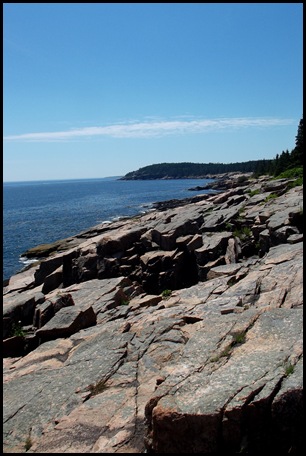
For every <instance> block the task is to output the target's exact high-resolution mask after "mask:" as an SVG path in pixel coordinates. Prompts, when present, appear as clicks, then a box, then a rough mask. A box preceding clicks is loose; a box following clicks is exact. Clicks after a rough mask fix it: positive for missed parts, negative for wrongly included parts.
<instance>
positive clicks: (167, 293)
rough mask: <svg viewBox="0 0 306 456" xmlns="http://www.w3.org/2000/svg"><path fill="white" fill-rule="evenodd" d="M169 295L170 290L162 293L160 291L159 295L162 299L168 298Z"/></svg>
mask: <svg viewBox="0 0 306 456" xmlns="http://www.w3.org/2000/svg"><path fill="white" fill-rule="evenodd" d="M171 293H172V291H171V290H168V289H167V290H163V291H162V294H161V295H162V298H163V299H167V298H170V296H171Z"/></svg>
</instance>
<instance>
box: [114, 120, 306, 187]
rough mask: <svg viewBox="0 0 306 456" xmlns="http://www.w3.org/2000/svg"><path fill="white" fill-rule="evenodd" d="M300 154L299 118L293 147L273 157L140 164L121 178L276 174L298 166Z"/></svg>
mask: <svg viewBox="0 0 306 456" xmlns="http://www.w3.org/2000/svg"><path fill="white" fill-rule="evenodd" d="M302 154H303V119H301V120H300V122H299V126H298V131H297V135H296V137H295V147H294V149H292V150H291V152H289V150H288V149H287V150H285V151H284V150H283V151H282V152H281V153H280V154H276V157H275V158H274V159H262V160H250V161H247V162H236V163H190V162H183V163H157V164H153V165H148V166H144V167H143V168H139V169H138V170H137V171H131V172H129V173H127V174H126V175H125V176H123V177H121V178H120V179H121V180H149V179H189V178H190V179H202V178H204V179H205V178H211V177H215V176H216V175H219V174H224V173H232V172H240V173H253V174H254V176H255V177H258V176H260V175H263V174H265V175H271V176H274V177H276V176H279V175H280V174H281V173H282V172H284V171H287V170H288V169H293V168H295V167H300V166H302V164H303V163H302V158H303V157H302Z"/></svg>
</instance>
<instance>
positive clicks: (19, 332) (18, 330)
mask: <svg viewBox="0 0 306 456" xmlns="http://www.w3.org/2000/svg"><path fill="white" fill-rule="evenodd" d="M11 335H12V337H13V336H20V337H24V336H25V333H24V331H23V329H22V326H21V321H18V323H14V324H13V326H12V331H11Z"/></svg>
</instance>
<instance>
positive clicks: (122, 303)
mask: <svg viewBox="0 0 306 456" xmlns="http://www.w3.org/2000/svg"><path fill="white" fill-rule="evenodd" d="M129 302H130V301H129V300H128V299H122V300H121V302H120V305H121V306H128V305H129Z"/></svg>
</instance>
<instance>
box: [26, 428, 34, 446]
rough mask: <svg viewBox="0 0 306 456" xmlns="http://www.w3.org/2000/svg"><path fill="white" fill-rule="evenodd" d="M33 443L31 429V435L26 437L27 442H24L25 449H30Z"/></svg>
mask: <svg viewBox="0 0 306 456" xmlns="http://www.w3.org/2000/svg"><path fill="white" fill-rule="evenodd" d="M32 445H33V442H32V439H31V430H30V431H29V435H28V437H27V438H26V441H25V444H24V448H25V450H26V451H28V450H29V449H30V448H31V446H32Z"/></svg>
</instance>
